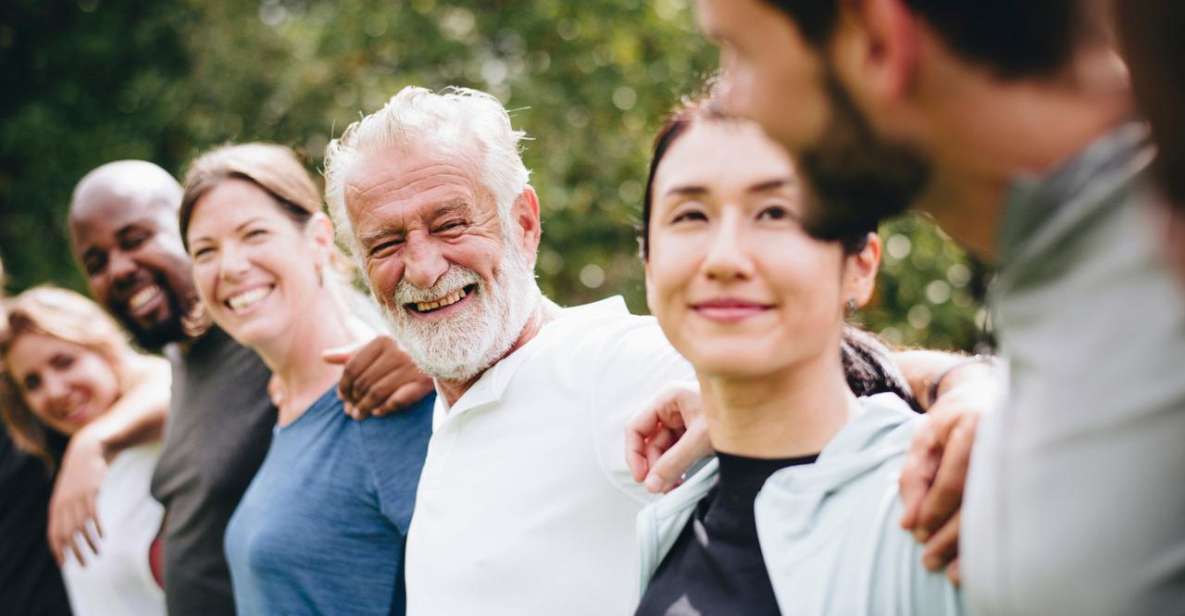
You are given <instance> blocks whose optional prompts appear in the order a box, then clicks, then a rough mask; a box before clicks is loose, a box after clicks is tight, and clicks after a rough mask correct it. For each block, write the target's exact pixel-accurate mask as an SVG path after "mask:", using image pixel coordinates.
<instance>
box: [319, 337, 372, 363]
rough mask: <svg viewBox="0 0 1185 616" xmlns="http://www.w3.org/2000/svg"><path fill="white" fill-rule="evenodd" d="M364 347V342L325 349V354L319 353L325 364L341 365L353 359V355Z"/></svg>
mask: <svg viewBox="0 0 1185 616" xmlns="http://www.w3.org/2000/svg"><path fill="white" fill-rule="evenodd" d="M365 345H366V343H365V342H360V343H356V344H350V345H346V346H342V347H336V348H332V349H326V350H325V352H323V353H321V359H323V360H325V362H326V363H329V364H335V365H342V364H345V363H346V362H348V361H350V358H351V357H353V356H354V354H355V353H357V352H358V351H359V350H361V349H362V347H364V346H365Z"/></svg>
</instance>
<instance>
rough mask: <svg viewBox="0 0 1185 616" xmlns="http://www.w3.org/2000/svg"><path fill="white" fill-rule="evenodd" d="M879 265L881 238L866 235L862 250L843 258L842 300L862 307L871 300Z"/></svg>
mask: <svg viewBox="0 0 1185 616" xmlns="http://www.w3.org/2000/svg"><path fill="white" fill-rule="evenodd" d="M880 264H881V238H880V236H879V235H877V234H876V233H869V234H868V243H867V244H866V245H865V246H864V249H863V250H861V251H860V252H857V253H855V254H851V255H848V256H847V257H845V263H844V296H843V300H844V301H845V302H846V301H848V300H855V302H856V305H857V306H863V305H864V304H867V303H868V300H869V299H872V292H873V291H874V290H875V289H876V274H877V271H879V270H880Z"/></svg>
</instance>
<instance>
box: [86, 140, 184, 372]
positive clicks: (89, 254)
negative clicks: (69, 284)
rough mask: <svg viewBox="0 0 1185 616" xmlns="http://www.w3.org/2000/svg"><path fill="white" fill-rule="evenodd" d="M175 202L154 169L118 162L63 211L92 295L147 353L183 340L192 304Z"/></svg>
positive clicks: (172, 185) (170, 185)
mask: <svg viewBox="0 0 1185 616" xmlns="http://www.w3.org/2000/svg"><path fill="white" fill-rule="evenodd" d="M180 202H181V187H180V186H178V185H177V182H176V181H175V180H174V179H173V178H172V177H171V176H170V175H169V174H168V173H166V172H165V171H164V170H163V169H161V168H160V167H157V166H156V165H153V164H151V163H147V162H144V161H118V162H115V163H109V164H107V165H104V166H102V167H99V168H98V169H96V170H94V171H92V172H91V173H90V174H88V175H87V176H86V177H85V178H83V179H82V181H80V182H79V184H78V187H77V188H76V189H75V191H74V198H73V201H72V202H71V204H70V215H69V226H70V239H71V247H72V249H73V252H74V255H75V257H76V258H77V259H78V262H79V264H81V265H82V268H83V270H84V272H85V273H86V276H87V282H88V283H89V285H90V290H91V293H92V294H93V295H94V297H95V299H97V300H98V301H99V303H100V304H102V305H103V306H104V307H105V308H106V309H107V311H108V312H109V313H111V314H112V315H113V316H114V317H116V319H118V320H119V321H120V322H121V323H122V324H123V325H124V327H125V328H127V330H128V331H129V332H131V333H132V335H133V336H135V338H136V341H137V342H138V343H139V344H140V346H142V347H144V348H147V349H158V348H160V347H162V346H164V345H165V344H167V343H169V342H175V341H178V340H183V339H185V338H186V337H187V335H186V333H185V328H184V327H183V325H182V318H183V317H184V315H186V314H187V313H188V312H189V310H190V309H191V308H192V307H193V306H194V303H195V302H196V301H197V293H196V291H195V290H194V288H193V277H192V275H191V273H190V268H189V265H190V264H189V256H188V255H186V254H185V249H184V247H182V245H181V236H180V233H178V231H177V207H178V205H179V204H180Z"/></svg>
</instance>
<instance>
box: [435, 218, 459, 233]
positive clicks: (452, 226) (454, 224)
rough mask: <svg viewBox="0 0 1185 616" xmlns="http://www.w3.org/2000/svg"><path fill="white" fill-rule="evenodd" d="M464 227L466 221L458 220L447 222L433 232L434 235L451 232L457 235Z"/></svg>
mask: <svg viewBox="0 0 1185 616" xmlns="http://www.w3.org/2000/svg"><path fill="white" fill-rule="evenodd" d="M464 226H465V221H464V220H459V219H458V220H449V221H446V222H444V223H442V224H440V225H438V226H437V227H436V228H435V229H433V230H432V232H433V233H448V232H450V231H451V232H454V233H455V232H457V231H460V230H461V228H463V227H464Z"/></svg>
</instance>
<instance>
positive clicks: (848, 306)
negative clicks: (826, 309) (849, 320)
mask: <svg viewBox="0 0 1185 616" xmlns="http://www.w3.org/2000/svg"><path fill="white" fill-rule="evenodd" d="M844 309H845V311H844V313H845V314H846V315H847V316H852V313H854V312H856V300H854V299H849V300H848V301H847V303H845V304H844Z"/></svg>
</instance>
